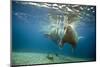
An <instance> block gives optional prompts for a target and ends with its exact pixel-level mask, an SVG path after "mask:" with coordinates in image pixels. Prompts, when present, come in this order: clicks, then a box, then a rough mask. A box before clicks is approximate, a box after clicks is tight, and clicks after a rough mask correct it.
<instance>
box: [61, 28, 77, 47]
mask: <svg viewBox="0 0 100 67" xmlns="http://www.w3.org/2000/svg"><path fill="white" fill-rule="evenodd" d="M77 40H78V37H77V35H76V33H75V31H74V30H73V29H72V27H71V26H68V27H67V29H66V32H65V35H64V37H63V38H62V40H61V41H60V47H63V46H64V43H69V44H70V45H71V46H72V47H73V48H75V47H76V45H77Z"/></svg>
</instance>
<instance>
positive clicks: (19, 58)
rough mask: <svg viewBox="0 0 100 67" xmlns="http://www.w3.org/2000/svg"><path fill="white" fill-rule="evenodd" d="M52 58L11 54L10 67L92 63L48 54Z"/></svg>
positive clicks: (23, 53) (41, 54)
mask: <svg viewBox="0 0 100 67" xmlns="http://www.w3.org/2000/svg"><path fill="white" fill-rule="evenodd" d="M50 55H51V57H53V58H51V59H50V58H48V54H46V53H34V52H32V53H28V52H26V53H25V52H13V53H12V65H30V64H50V63H68V62H82V61H92V59H84V58H76V57H69V56H63V55H55V54H50Z"/></svg>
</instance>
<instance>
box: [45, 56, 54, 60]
mask: <svg viewBox="0 0 100 67" xmlns="http://www.w3.org/2000/svg"><path fill="white" fill-rule="evenodd" d="M46 58H47V59H48V60H51V61H54V57H53V56H52V55H50V54H48V55H47V56H46Z"/></svg>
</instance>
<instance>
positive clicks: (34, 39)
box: [12, 2, 96, 59]
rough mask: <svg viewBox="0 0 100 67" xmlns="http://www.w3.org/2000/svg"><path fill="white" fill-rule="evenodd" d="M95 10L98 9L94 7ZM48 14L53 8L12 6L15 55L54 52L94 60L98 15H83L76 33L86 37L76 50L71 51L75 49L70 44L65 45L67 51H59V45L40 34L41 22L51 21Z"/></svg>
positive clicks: (81, 40) (14, 3) (14, 4)
mask: <svg viewBox="0 0 100 67" xmlns="http://www.w3.org/2000/svg"><path fill="white" fill-rule="evenodd" d="M84 6H85V5H84ZM88 7H90V6H88ZM94 8H96V7H95V6H94ZM94 10H95V9H94ZM49 11H50V9H46V8H40V7H37V6H31V5H23V4H20V3H16V2H13V3H12V52H34V51H35V52H40V53H50V52H51V53H60V54H63V55H66V56H74V57H83V58H93V59H95V58H96V19H95V15H96V14H95V12H94V13H92V12H86V13H90V14H92V15H91V17H89V18H88V17H85V16H84V19H81V21H80V22H81V25H79V26H78V27H77V28H76V31H77V33H78V35H79V36H83V37H84V38H82V39H80V40H79V42H78V44H77V47H76V49H75V50H74V52H72V47H71V46H70V45H69V44H67V43H66V45H64V48H63V49H60V48H59V47H58V45H57V44H56V43H54V42H53V41H52V40H51V39H48V38H47V37H45V36H44V35H43V34H42V32H40V29H41V23H42V22H49V21H48V16H47V14H48V12H49ZM26 15H27V16H26Z"/></svg>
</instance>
